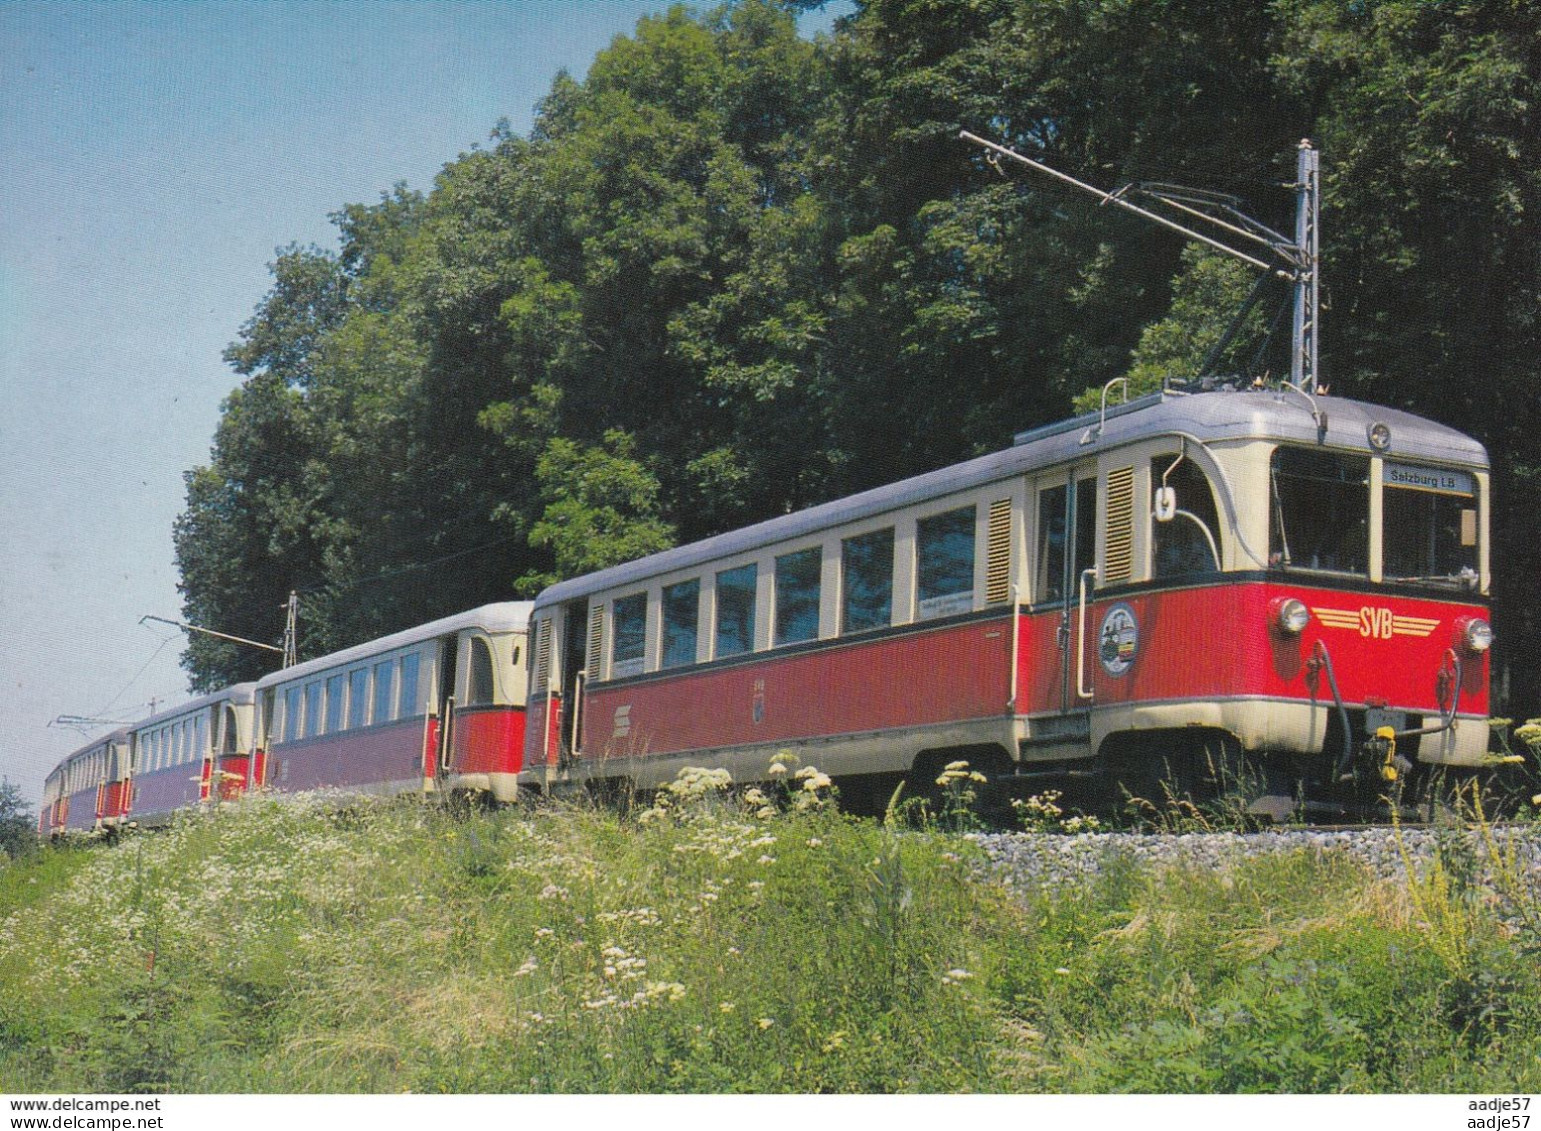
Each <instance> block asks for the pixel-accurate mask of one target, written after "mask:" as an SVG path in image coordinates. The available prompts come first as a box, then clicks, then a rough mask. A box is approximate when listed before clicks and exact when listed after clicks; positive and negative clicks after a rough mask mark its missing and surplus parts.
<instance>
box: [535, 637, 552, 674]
mask: <svg viewBox="0 0 1541 1131" xmlns="http://www.w3.org/2000/svg"><path fill="white" fill-rule="evenodd" d="M550 679H551V622H550V621H549V620H543V621H541V622H540V629H539V631H538V632H537V633H536V636H535V690H536V691H545V690H546V685H547V683H548V682H550Z"/></svg>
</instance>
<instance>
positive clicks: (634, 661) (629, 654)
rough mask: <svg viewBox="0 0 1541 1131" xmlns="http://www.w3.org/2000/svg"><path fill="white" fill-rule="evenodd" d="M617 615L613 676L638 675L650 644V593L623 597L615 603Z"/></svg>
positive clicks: (616, 677) (614, 635)
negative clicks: (648, 623) (648, 610)
mask: <svg viewBox="0 0 1541 1131" xmlns="http://www.w3.org/2000/svg"><path fill="white" fill-rule="evenodd" d="M613 616H614V632H613V634H612V635H611V648H610V678H611V679H618V678H620V677H621V676H627V675H638V674H640V673H641V671H642V661H643V657H644V655H645V653H646V647H647V594H646V593H637V594H635V595H633V596H631V597H623V598H621V599H620V600H619V601H617V602H616V603H615V607H614V613H613Z"/></svg>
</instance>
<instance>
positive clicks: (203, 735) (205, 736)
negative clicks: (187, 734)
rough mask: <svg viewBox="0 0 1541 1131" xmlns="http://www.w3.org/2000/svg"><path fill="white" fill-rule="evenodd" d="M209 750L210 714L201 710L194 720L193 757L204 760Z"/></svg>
mask: <svg viewBox="0 0 1541 1131" xmlns="http://www.w3.org/2000/svg"><path fill="white" fill-rule="evenodd" d="M208 752H209V716H208V713H207V712H200V713H199V714H198V717H197V719H195V720H194V722H193V757H194V758H196V759H198V760H199V761H202V760H203V758H204V757H205V756H206V755H207V754H208Z"/></svg>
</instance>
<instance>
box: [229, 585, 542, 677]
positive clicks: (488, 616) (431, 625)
mask: <svg viewBox="0 0 1541 1131" xmlns="http://www.w3.org/2000/svg"><path fill="white" fill-rule="evenodd" d="M532 607H533V602H530V601H499V602H495V603H494V604H491V605H482V606H481V607H480V608H476V609H470V610H467V611H466V612H463V613H456V614H455V615H454V616H448V617H443V618H441V619H439V620H436V621H430V622H428V623H427V624H420V625H417V626H416V627H414V628H408V629H403V630H402V631H401V632H397V633H393V634H392V635H390V636H382V637H380V638H379V639H378V640H370V641H367V642H365V643H363V644H356V645H354V646H353V647H352V648H344V649H343V650H342V651H339V652H333V653H331V654H330V655H327V656H318V657H317V658H316V659H314V660H306V661H305V662H304V663H303V664H295V665H294V666H293V667H292V668H283V669H281V670H279V671H276V672H271V673H269V674H268V675H265V676H263V677H262V678H261V679H260V680H258V681H257V682H256V684H255V685H254V686H255V687H256V689H257V690H258V691H262V690H265V689H266V688H269V687H274V686H276V685H278V684H280V683H288V682H290V681H291V680H295V679H304V678H305V677H306V676H309V675H314V674H315V673H316V672H319V671H327V670H329V669H331V668H339V667H346V666H347V665H349V664H353V663H357V662H358V661H359V660H364V659H368V658H369V657H371V656H378V655H380V654H381V653H384V652H391V651H394V650H395V649H397V648H405V647H408V646H409V645H412V644H419V643H421V642H422V641H424V640H432V639H434V638H435V637H439V636H448V635H450V634H451V633H457V632H463V631H464V630H466V629H468V628H480V629H485V630H486V631H488V632H523V631H525V630H526V629H527V628H528V626H529V623H530V610H531V608H532Z"/></svg>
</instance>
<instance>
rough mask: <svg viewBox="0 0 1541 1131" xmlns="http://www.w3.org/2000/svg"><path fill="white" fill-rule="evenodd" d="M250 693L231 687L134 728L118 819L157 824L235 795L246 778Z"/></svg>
mask: <svg viewBox="0 0 1541 1131" xmlns="http://www.w3.org/2000/svg"><path fill="white" fill-rule="evenodd" d="M255 688H256V684H253V683H241V684H236V685H235V686H233V687H227V688H224V689H223V690H221V691H216V692H214V693H213V694H210V695H204V696H201V697H200V698H197V699H194V700H192V701H190V702H187V703H183V704H181V705H180V706H177V707H173V708H171V709H170V710H166V711H159V712H157V713H156V714H154V715H152V716H150V717H149V718H148V719H146V720H145V721H144V722H142V723H136V724H134V726H133V727H132V728H131V729H130V731H129V735H130V746H131V748H132V752H133V754H132V758H131V759H130V760H129V761H128V762H126V763H125V765H124V770H125V771H126V772H127V773H126V778H125V780H124V781H123V782H122V783H121V784H122V786H123V792H124V795H125V798H126V807H125V808H124V810H123V812H122V813H121V814H119V815H120V816H129V817H132V819H133V820H135V821H139V822H141V823H146V824H163V823H165V822H166V821H167V820H169V819H170V817H171V814H172V813H174V812H175V811H176V810H178V809H182V808H185V807H187V806H193V805H198V804H200V803H203V802H217V801H226V800H229V799H231V798H233V797H235V796H237V795H238V794H240V793H241V792H242V791H243V790H244V789H245V788H246V786H247V779H248V776H249V774H250V760H251V743H252V715H253V704H254V702H255V697H254V694H253V692H254V690H255Z"/></svg>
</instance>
